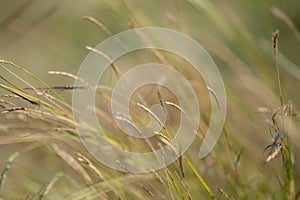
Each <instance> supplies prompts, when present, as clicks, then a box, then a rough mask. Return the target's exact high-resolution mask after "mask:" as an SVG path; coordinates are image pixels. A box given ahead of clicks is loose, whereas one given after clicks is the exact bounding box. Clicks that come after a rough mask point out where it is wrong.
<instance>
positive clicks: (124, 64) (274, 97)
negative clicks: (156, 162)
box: [0, 0, 300, 200]
mask: <svg viewBox="0 0 300 200" xmlns="http://www.w3.org/2000/svg"><path fill="white" fill-rule="evenodd" d="M31 2H32V1H28V3H29V5H28V6H26V4H22V7H21V8H22V9H23V10H22V13H26V9H31V6H32V5H31ZM168 2H169V3H170V2H171V3H172V6H170V5H171V4H165V3H163V2H160V3H161V6H160V9H158V7H157V6H155V5H153V4H150V3H144V4H143V5H142V4H141V5H139V4H138V3H137V2H135V1H120V2H118V3H116V4H115V5H111V4H110V3H109V2H106V4H105V6H104V7H105V8H106V9H107V10H104V11H103V12H105V14H106V15H104V14H103V15H101V14H100V15H96V16H95V17H91V16H86V13H85V14H83V15H81V16H85V17H83V20H84V21H86V22H85V23H86V24H88V25H86V26H89V27H92V28H93V29H92V30H93V32H95V36H93V37H95V38H98V33H99V32H101V34H103V35H104V36H100V38H101V37H103V38H101V39H104V38H107V37H108V36H110V35H113V34H114V33H117V32H119V31H120V29H121V28H120V27H123V26H124V27H126V28H129V27H131V28H132V27H143V26H164V27H169V28H174V29H176V30H179V31H182V32H184V33H187V34H188V35H190V36H192V37H193V38H194V39H196V40H197V41H199V42H200V43H201V44H203V46H204V47H205V48H206V49H207V50H208V52H209V53H210V54H211V55H212V57H213V58H214V60H215V61H216V63H217V65H218V67H219V69H220V71H221V73H222V76H223V78H224V82H225V85H226V91H227V96H228V113H227V119H226V123H225V126H224V129H223V133H222V135H221V138H220V139H219V141H218V143H217V145H216V147H215V148H214V149H213V151H212V152H211V153H210V154H209V155H208V156H207V157H205V158H204V159H201V160H200V159H199V158H198V153H199V152H198V151H199V147H200V144H201V142H202V140H203V136H204V133H205V131H206V130H207V127H208V125H209V119H210V114H209V113H210V106H209V105H210V98H209V96H210V95H213V97H214V98H215V100H216V102H218V95H217V94H216V93H215V92H214V91H213V90H212V89H211V88H209V87H208V88H207V86H206V85H205V84H204V82H203V80H202V79H201V77H199V76H197V75H195V71H193V69H192V67H191V66H190V65H189V64H188V63H187V62H186V61H184V60H183V59H180V58H178V57H176V56H174V55H171V54H169V53H167V52H163V51H155V50H151V51H144V52H133V53H132V54H131V56H133V59H132V60H130V58H129V60H126V59H124V60H122V58H120V60H118V61H116V62H115V63H112V64H111V69H109V70H107V71H106V74H105V77H104V79H102V80H100V82H99V85H98V87H97V88H96V91H97V92H96V102H97V105H96V114H97V117H98V119H99V121H100V122H101V124H102V125H103V127H102V128H103V133H104V134H105V136H106V137H108V138H109V140H110V141H111V142H112V143H113V144H114V145H115V146H118V147H120V148H122V149H125V150H128V151H135V152H147V151H152V150H153V149H156V148H159V147H160V146H162V145H165V144H169V143H170V141H171V138H172V137H174V133H175V132H176V130H177V128H178V127H177V125H178V121H179V119H180V118H179V117H180V113H182V114H185V111H184V110H182V108H181V107H180V106H179V105H178V100H177V98H176V97H175V96H174V95H173V94H172V93H170V91H168V90H167V89H165V88H163V87H152V86H144V87H142V88H140V90H139V91H138V92H135V93H134V94H133V96H132V98H131V101H130V114H131V115H132V118H133V119H132V120H131V119H130V118H129V117H128V116H124V115H122V114H121V113H120V115H118V118H117V120H120V121H121V123H124V124H125V125H127V126H128V130H130V131H137V132H139V130H138V128H137V127H136V126H135V124H145V123H147V122H148V121H149V119H150V117H152V118H153V119H154V120H156V122H157V123H158V124H159V125H160V126H162V130H161V131H160V132H156V135H155V137H153V138H150V139H147V140H144V141H141V140H138V139H135V138H132V137H127V135H124V134H123V133H122V132H121V130H120V129H119V128H118V127H117V126H116V124H115V122H113V120H112V117H111V114H110V113H109V109H108V108H109V106H110V100H111V94H112V91H113V86H114V84H115V83H116V81H117V80H118V78H119V77H120V76H121V75H122V74H124V73H125V72H126V71H127V70H128V69H130V67H132V66H134V65H137V64H141V63H148V62H160V63H171V64H172V66H174V68H175V69H176V70H178V71H179V72H180V73H182V74H183V75H184V76H186V77H188V78H189V80H190V81H191V84H192V86H193V88H194V89H195V90H196V91H199V93H197V97H198V99H199V100H200V101H199V104H200V108H201V122H200V126H199V129H198V130H197V135H196V138H195V140H194V142H193V144H192V145H191V147H190V148H189V149H188V151H187V152H185V154H184V155H183V156H181V157H180V158H179V159H178V160H177V161H176V162H174V163H172V164H171V165H169V166H167V167H164V168H162V169H161V170H158V171H155V172H152V173H146V174H131V173H128V172H126V167H125V166H123V165H122V163H121V162H119V165H120V166H121V167H123V168H124V172H119V171H116V170H113V169H110V168H109V167H106V166H105V165H103V164H102V163H101V162H99V161H98V160H97V159H95V158H94V157H93V156H92V155H91V154H89V152H88V151H87V150H86V149H85V148H84V146H83V145H82V143H81V141H80V138H79V136H78V133H77V132H76V129H75V125H79V126H81V127H82V128H84V129H87V130H89V131H91V132H98V131H99V130H98V128H97V127H90V126H89V125H87V124H84V123H83V124H76V122H75V120H74V119H73V114H72V112H73V110H72V106H71V100H70V99H71V98H70V95H71V93H72V91H74V90H85V89H87V88H88V87H90V86H89V84H88V83H87V80H79V77H77V76H76V75H74V74H75V73H70V72H69V71H72V70H65V69H60V70H55V69H51V71H49V72H48V74H47V75H46V76H45V75H40V74H34V73H33V72H31V70H29V69H30V66H29V67H23V65H22V64H21V65H20V66H19V65H17V64H16V63H14V62H12V61H7V60H1V61H0V70H1V73H0V88H1V91H0V112H1V115H0V119H1V123H0V145H1V146H0V149H1V159H0V171H1V176H0V199H70V200H71V199H72V200H73V199H176V200H177V199H289V200H295V199H299V196H300V186H299V181H298V179H299V175H300V171H299V167H298V165H299V159H300V158H299V156H298V151H299V148H298V147H297V144H298V143H299V136H298V135H299V134H297V133H298V132H299V128H300V127H299V113H298V111H297V108H298V107H299V103H298V99H299V98H300V96H299V94H298V88H297V85H299V81H300V80H299V79H297V77H295V76H294V75H293V74H289V71H288V70H285V69H288V68H289V64H290V63H293V62H294V64H295V63H296V64H295V66H296V67H297V63H299V62H300V61H299V60H297V57H296V56H295V54H293V52H292V51H296V52H298V50H299V49H296V50H294V46H293V44H292V43H297V44H298V45H299V41H298V40H299V37H298V36H299V32H298V30H297V24H296V20H293V19H290V18H289V16H288V15H287V14H286V12H285V11H284V9H281V8H280V7H278V6H279V5H273V4H272V3H270V2H269V3H266V2H265V3H261V2H259V1H253V2H252V3H251V5H250V4H249V5H248V3H247V2H244V4H242V3H238V2H235V1H230V2H231V3H233V2H235V3H236V4H232V5H225V4H224V3H222V2H211V1H198V0H191V1H186V2H181V1H168ZM157 3H158V2H157ZM66 4H67V3H66ZM55 5H59V6H58V7H63V5H62V4H57V3H56V4H55ZM138 6H142V11H143V12H141V11H139V10H138V9H137V7H138ZM54 7H55V6H54ZM58 7H55V9H54V10H53V12H54V11H55V12H57V9H59V8H58ZM121 8H122V9H121ZM295 9H296V8H295ZM253 10H255V11H256V12H257V13H256V14H257V16H256V15H255V13H253ZM267 10H268V13H266V12H267ZM46 11H47V10H46ZM154 11H155V13H156V15H150V14H149V13H153V12H154ZM66 12H67V11H66ZM22 13H21V15H22ZM51 13H52V12H49V10H48V11H47V12H46V13H44V14H43V13H42V14H40V15H41V16H42V17H41V18H40V19H39V20H37V19H34V21H33V22H32V23H29V25H30V27H32V26H33V25H34V24H37V23H38V24H40V23H41V20H42V21H43V20H45V19H46V16H48V15H50V14H51ZM111 13H113V14H114V15H113V17H111V18H109V17H108V19H107V20H106V19H105V17H104V16H111ZM118 15H120V16H122V17H120V21H116V20H113V19H114V17H116V16H118ZM9 16H10V17H9V18H8V19H9V21H8V22H4V23H2V24H4V25H5V27H8V26H13V25H10V24H13V23H18V21H14V20H15V19H14V18H13V17H14V16H15V18H18V17H19V16H18V15H15V14H14V15H9ZM125 16H126V17H125ZM172 16H173V17H172ZM225 16H226V17H225ZM250 17H251V19H250ZM258 19H260V20H261V23H263V24H264V28H261V27H259V29H260V30H257V31H256V32H255V31H253V30H254V29H255V28H257V27H256V26H258V25H257V23H255V22H256V21H259V20H258ZM110 20H111V21H110ZM272 20H274V21H276V20H278V21H277V24H276V25H278V26H279V27H276V28H278V29H279V30H280V35H279V32H275V33H274V34H273V37H271V36H272V32H273V31H274V30H275V28H274V27H273V24H272V22H270V21H272ZM161 21H162V22H161ZM87 22H91V23H92V24H90V23H87ZM117 22H118V23H117ZM160 23H164V24H160ZM198 24H200V25H201V26H202V27H198ZM113 25H114V26H113ZM0 26H1V24H0ZM96 28H98V29H96ZM203 28H205V30H203ZM28 30H29V29H28V28H25V29H24V31H28ZM116 30H118V31H116ZM87 31H88V30H87ZM18 35H19V34H18ZM29 35H30V34H29ZM67 35H68V36H69V37H73V36H72V33H67ZM74 35H75V33H74ZM292 36H293V37H294V38H293V41H289V39H288V38H290V37H292ZM75 37H77V36H74V38H75ZM78 40H79V39H78ZM83 40H84V41H86V40H87V39H86V38H84V39H83ZM95 41H97V40H96V39H95ZM86 43H89V42H86ZM49 45H50V46H51V44H49ZM84 46H86V49H87V50H88V51H93V52H95V53H97V54H98V55H99V56H103V53H102V52H97V50H96V49H94V48H93V47H91V46H93V45H87V44H85V45H82V46H80V47H81V48H82V49H84ZM266 46H267V47H266ZM50 48H51V47H50ZM62 48H64V47H62ZM281 50H282V51H281ZM58 51H59V50H58ZM280 51H281V52H280ZM286 52H290V53H288V54H286ZM86 53H87V51H85V54H86ZM191 53H192V52H191ZM282 54H285V57H284V59H282V57H281V56H280V55H282ZM20 56H22V55H20ZM68 59H70V60H72V61H71V62H73V58H72V56H71V57H70V58H68ZM106 59H108V60H109V59H110V58H109V57H107V58H106ZM291 60H292V61H293V62H291ZM20 63H22V62H20ZM44 65H45V64H44ZM47 65H48V64H47ZM32 71H33V70H32ZM46 71H47V70H46ZM46 71H45V73H46ZM67 71H68V72H67ZM295 74H296V73H295ZM74 80H77V81H80V82H81V83H82V86H81V87H74V86H73V81H74ZM176 84H177V85H176ZM174 85H176V86H177V87H178V88H180V83H177V82H176V80H174ZM153 103H157V104H160V105H161V106H162V107H163V112H164V113H165V114H166V116H167V119H166V123H165V124H164V123H162V122H161V121H160V119H159V118H158V117H157V116H156V114H155V113H153V112H152V111H151V110H150V109H149V108H150V107H151V105H152V104H153ZM272 108H273V109H272ZM87 109H88V108H87ZM74 112H76V110H75V111H74ZM191 118H192V116H191ZM172 150H173V151H176V147H174V148H173V149H172ZM176 153H177V152H176ZM116 162H117V161H116Z"/></svg>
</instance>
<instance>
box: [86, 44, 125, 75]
mask: <svg viewBox="0 0 300 200" xmlns="http://www.w3.org/2000/svg"><path fill="white" fill-rule="evenodd" d="M85 48H86V49H87V50H89V51H92V52H95V53H97V54H98V55H99V56H102V57H103V58H105V59H106V60H107V61H109V63H110V66H111V68H112V69H113V71H114V73H115V74H116V76H117V78H118V77H120V75H121V74H122V71H121V70H120V68H119V67H117V65H116V64H115V63H114V62H113V60H112V59H111V58H110V57H109V56H108V55H106V54H104V53H103V52H101V51H99V50H98V49H95V48H93V47H89V46H86V47H85Z"/></svg>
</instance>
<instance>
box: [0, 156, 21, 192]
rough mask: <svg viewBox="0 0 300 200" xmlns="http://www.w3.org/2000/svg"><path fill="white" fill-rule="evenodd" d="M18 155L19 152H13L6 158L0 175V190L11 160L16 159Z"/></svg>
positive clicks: (11, 162)
mask: <svg viewBox="0 0 300 200" xmlns="http://www.w3.org/2000/svg"><path fill="white" fill-rule="evenodd" d="M19 155H20V153H19V152H15V153H13V154H12V155H11V156H10V157H9V158H8V160H7V161H6V164H5V167H4V169H3V170H2V172H1V176H0V192H1V190H2V188H3V185H4V182H5V179H6V178H7V174H8V172H9V170H10V168H11V166H12V164H13V162H14V161H15V160H16V158H17V157H18V156H19Z"/></svg>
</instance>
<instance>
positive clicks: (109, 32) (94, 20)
mask: <svg viewBox="0 0 300 200" xmlns="http://www.w3.org/2000/svg"><path fill="white" fill-rule="evenodd" d="M82 19H83V20H87V21H90V22H92V23H93V24H96V25H97V26H98V27H99V28H100V29H101V30H103V31H104V32H105V33H106V34H107V35H109V36H111V35H113V33H112V32H111V31H110V30H109V29H108V28H107V27H106V26H105V25H104V24H103V23H101V22H100V21H99V20H97V19H95V18H94V17H91V16H84V17H82Z"/></svg>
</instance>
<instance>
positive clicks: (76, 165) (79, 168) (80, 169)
mask: <svg viewBox="0 0 300 200" xmlns="http://www.w3.org/2000/svg"><path fill="white" fill-rule="evenodd" d="M51 146H52V148H53V149H54V150H55V152H56V153H57V155H59V157H61V158H62V159H63V160H64V161H65V162H66V163H67V164H68V165H69V166H70V167H71V168H73V169H74V170H75V171H76V172H77V173H78V174H80V175H81V177H82V178H83V180H85V181H86V182H87V184H88V185H91V184H93V181H92V179H91V177H90V176H89V174H88V173H87V172H86V171H85V169H83V167H82V166H81V165H80V164H79V163H78V162H77V160H76V159H75V158H74V157H73V156H72V155H70V154H69V153H68V152H66V151H64V150H62V149H60V148H59V147H58V145H57V144H55V143H54V144H52V145H51Z"/></svg>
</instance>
